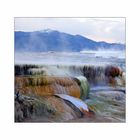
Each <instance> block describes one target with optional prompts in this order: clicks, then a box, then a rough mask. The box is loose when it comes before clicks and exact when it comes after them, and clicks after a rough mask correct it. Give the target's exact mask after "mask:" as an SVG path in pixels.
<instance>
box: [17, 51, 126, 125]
mask: <svg viewBox="0 0 140 140" xmlns="http://www.w3.org/2000/svg"><path fill="white" fill-rule="evenodd" d="M15 75H16V77H17V78H16V81H17V82H16V83H17V84H16V86H15V88H19V87H20V86H22V87H24V84H25V85H26V86H27V85H28V84H30V85H32V86H35V85H38V84H39V85H40V84H41V85H43V86H42V87H43V88H42V87H41V89H40V86H37V87H34V88H32V87H30V88H29V87H28V88H24V91H25V92H26V93H29V92H31V91H32V92H34V93H37V94H40V95H43V96H44V95H46V93H49V94H50V95H54V94H60V95H61V94H65V93H67V95H71V96H74V97H77V98H81V99H82V100H83V101H84V102H85V103H86V104H87V105H88V107H89V109H90V110H92V111H94V112H95V115H96V118H98V117H99V118H102V119H100V120H98V119H97V122H98V121H99V122H100V121H101V122H103V121H105V122H125V95H126V94H125V52H124V51H82V52H80V53H77V52H73V53H66V52H61V53H58V52H57V53H56V52H48V53H45V52H43V53H42V52H40V53H25V52H22V53H15ZM30 75H35V76H41V77H43V78H29V76H30ZM45 77H47V78H46V79H45ZM48 77H49V78H48ZM23 81H24V82H23ZM54 81H55V82H54ZM21 83H24V84H22V85H21ZM87 93H88V95H87ZM67 95H65V96H66V97H67ZM63 96H64V95H62V97H63ZM66 97H65V98H66ZM63 98H64V97H63ZM69 98H70V97H69ZM70 99H71V98H70ZM74 101H75V99H74ZM78 121H79V120H78ZM87 121H88V119H87ZM90 121H93V122H96V119H95V118H93V120H90Z"/></svg>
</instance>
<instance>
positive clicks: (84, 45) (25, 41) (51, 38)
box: [14, 29, 125, 52]
mask: <svg viewBox="0 0 140 140" xmlns="http://www.w3.org/2000/svg"><path fill="white" fill-rule="evenodd" d="M14 34H15V51H25V52H26V51H27V52H28V51H29V52H30V51H31V52H48V51H56V52H59V51H61V52H63V51H64V52H79V51H83V50H98V49H115V50H124V49H125V44H121V43H107V42H105V41H98V42H97V41H94V40H91V39H89V38H86V37H84V36H82V35H78V34H77V35H71V34H68V33H64V32H59V31H57V30H51V29H46V30H41V31H32V32H25V31H15V32H14Z"/></svg>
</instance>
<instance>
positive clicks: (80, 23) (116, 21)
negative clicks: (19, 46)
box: [15, 18, 125, 43]
mask: <svg viewBox="0 0 140 140" xmlns="http://www.w3.org/2000/svg"><path fill="white" fill-rule="evenodd" d="M48 28H49V29H52V30H58V31H61V32H66V33H69V34H73V35H76V34H80V35H83V36H85V37H87V38H90V39H92V40H96V41H106V42H118V43H125V18H15V30H16V31H37V30H43V29H48Z"/></svg>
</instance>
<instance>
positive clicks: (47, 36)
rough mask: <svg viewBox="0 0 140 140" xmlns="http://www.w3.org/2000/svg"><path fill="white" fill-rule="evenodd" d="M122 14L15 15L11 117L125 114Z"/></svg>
mask: <svg viewBox="0 0 140 140" xmlns="http://www.w3.org/2000/svg"><path fill="white" fill-rule="evenodd" d="M125 22H126V19H125V17H15V18H14V49H15V52H14V55H15V58H14V65H15V66H14V67H15V85H14V89H15V91H14V96H15V97H14V104H15V105H14V111H15V122H44V123H45V122H76V123H77V122H80V123H82V122H90V123H94V122H96V123H97V122H99V123H100V122H105V123H106V122H107V123H109V122H119V123H125V121H126V119H125V116H126V97H125V95H126V90H125V81H126V78H125V75H126V72H125V71H126V65H125V64H126V62H125V49H126V41H125V32H126V31H125V24H126V23H125Z"/></svg>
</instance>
